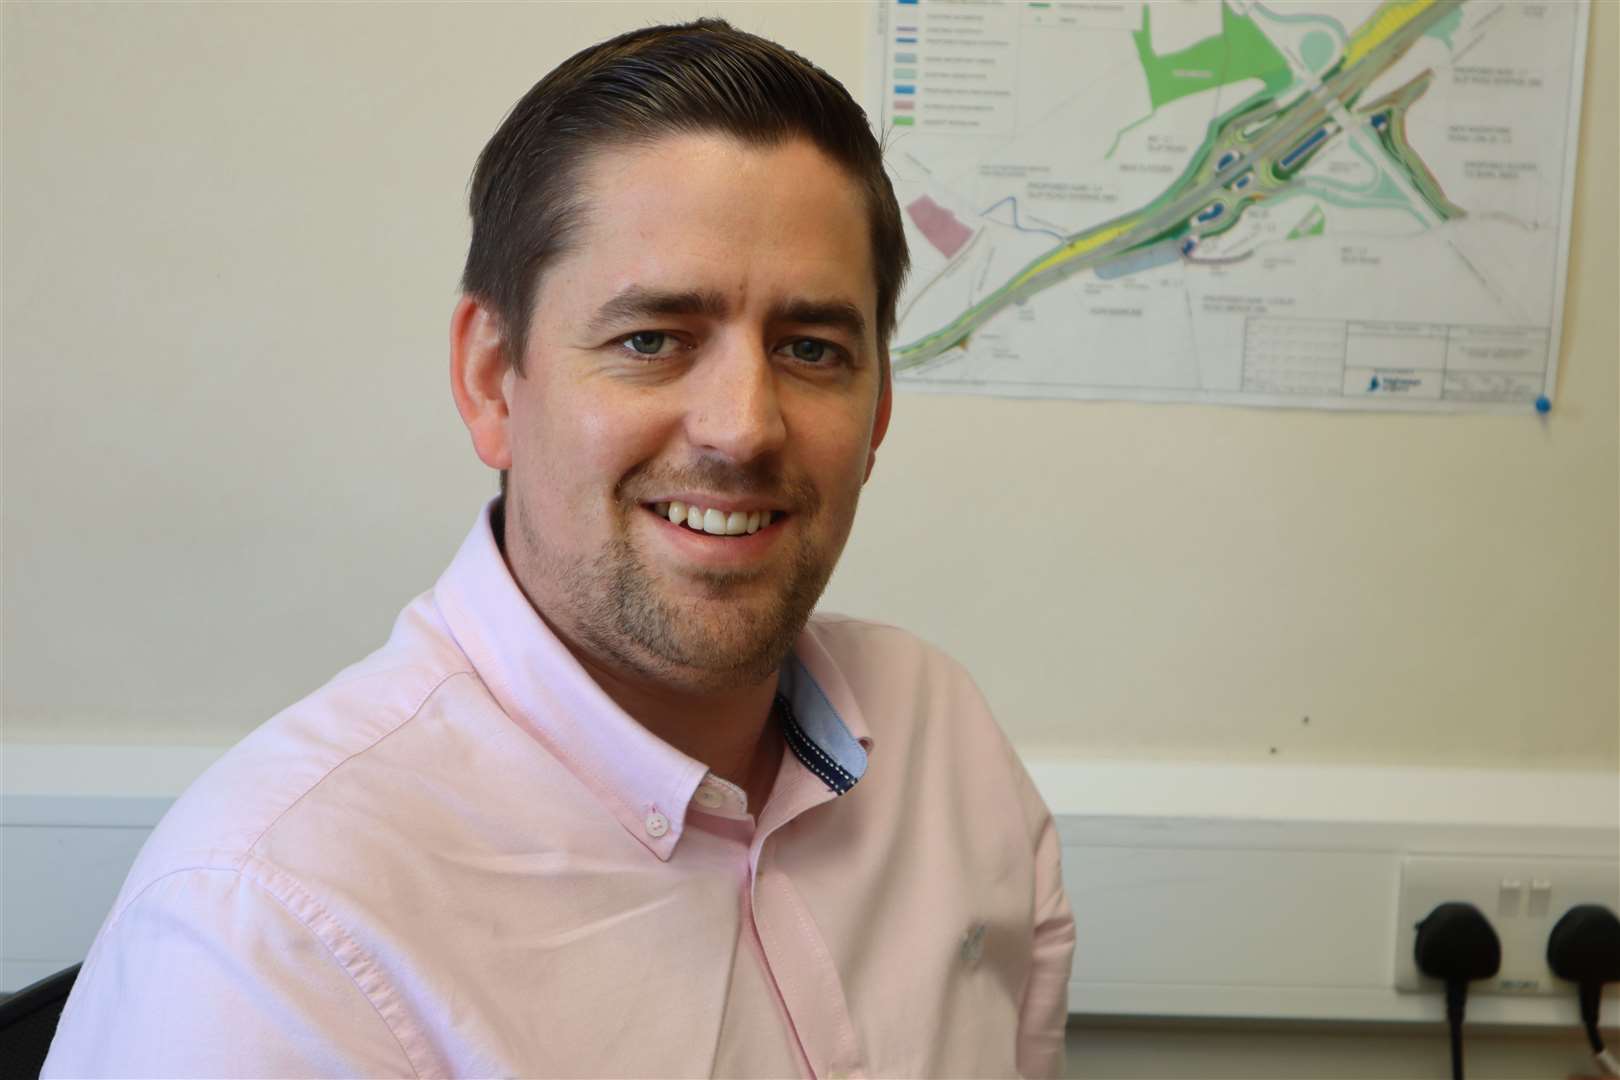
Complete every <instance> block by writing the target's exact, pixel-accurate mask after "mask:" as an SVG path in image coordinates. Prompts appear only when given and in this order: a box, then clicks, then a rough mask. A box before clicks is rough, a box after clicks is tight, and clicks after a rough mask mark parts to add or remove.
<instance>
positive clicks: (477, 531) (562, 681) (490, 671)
mask: <svg viewBox="0 0 1620 1080" xmlns="http://www.w3.org/2000/svg"><path fill="white" fill-rule="evenodd" d="M499 502H500V499H499V497H497V498H495V499H493V500H491V501H490V502H489V503H488V504H487V505H485V507H484V508H483V510H482V511H481V512H480V513H479V516H478V521H477V522H476V523H475V524H474V526H473V529H472V531H471V532H470V533H469V534H468V536H467V539H466V540H465V541H464V542H463V543H462V545H461V550H460V551H458V552H457V553H456V557H455V559H454V560H452V562H451V563H450V566H449V568H448V569H446V570H445V572H444V574H443V575H442V576H441V577H440V578H439V581H438V584H437V585H435V586H434V590H433V596H434V601H435V603H436V604H437V605H438V608H439V610H440V612H441V613H442V614H443V616H444V619H445V622H446V624H447V625H448V626H449V628H450V632H451V634H452V636H454V638H455V639H456V643H457V645H459V646H460V647H461V650H462V652H463V653H465V654H466V656H467V658H468V660H470V661H471V662H472V665H473V668H474V669H475V670H476V671H477V673H478V676H479V678H481V679H482V680H483V681H484V684H485V685H486V686H487V687H489V690H490V693H491V694H493V695H494V697H495V700H496V701H497V702H498V703H499V704H500V706H501V708H502V709H503V710H504V711H505V712H506V714H507V715H508V716H510V717H511V718H512V719H513V721H515V722H516V723H518V724H519V725H521V726H522V727H523V728H524V729H525V730H527V731H528V732H529V734H530V735H532V736H533V737H534V738H535V739H537V740H538V741H539V742H540V743H541V744H542V745H544V746H545V747H546V748H547V750H549V751H550V752H551V753H552V754H553V755H554V756H555V757H556V758H557V759H558V760H559V761H561V762H562V763H563V764H564V765H566V766H567V767H568V769H569V770H570V771H571V772H572V773H573V774H574V775H575V777H577V778H578V779H579V780H580V782H581V783H583V784H584V785H585V786H586V787H587V788H589V789H590V791H591V792H592V794H594V795H595V796H596V798H597V799H598V800H600V801H601V803H602V805H603V806H604V807H606V808H607V809H608V810H609V812H611V813H612V814H613V816H614V817H615V818H616V819H617V820H618V822H619V824H620V825H622V826H623V827H624V829H625V830H626V831H627V832H629V833H630V834H631V835H632V836H634V837H635V838H636V839H637V840H639V841H641V843H642V844H644V845H645V846H646V847H647V849H648V850H649V851H651V852H652V853H653V854H654V855H657V856H658V858H660V859H664V860H667V859H669V858H670V857H671V856H672V855H673V854H674V852H675V847H676V845H677V844H678V843H679V842H680V837H681V833H682V831H683V830H684V828H685V824H686V811H687V808H688V806H689V805H690V803H691V800H692V795H693V793H694V792H695V791H696V790H697V787H698V785H699V784H700V783H701V782H702V780H703V778H704V776H705V775H707V773H708V767H707V766H706V765H705V764H704V763H702V762H700V761H697V760H696V759H694V758H691V757H688V756H687V755H686V754H683V753H681V752H680V751H679V750H677V749H675V748H674V747H673V746H670V745H669V744H668V743H666V742H665V741H664V740H662V739H660V738H658V737H657V736H656V735H654V734H653V733H652V732H650V731H648V730H647V729H646V728H644V727H642V726H641V725H640V724H639V723H637V722H636V721H635V720H634V719H633V718H631V717H630V716H629V715H628V714H627V713H626V712H625V711H624V710H623V709H621V708H619V706H618V705H617V704H616V703H615V702H614V701H613V699H612V698H610V697H608V695H607V693H606V692H605V691H604V690H603V689H602V688H601V687H600V686H599V685H597V683H596V681H595V680H594V679H592V678H591V677H590V675H589V673H587V672H586V671H585V669H584V668H583V667H581V666H580V664H579V661H578V660H576V659H575V658H574V655H573V654H572V653H571V652H569V651H568V648H567V646H565V645H563V643H562V642H561V641H559V640H558V639H557V636H556V635H555V634H553V633H552V632H551V628H550V627H549V626H547V625H546V623H545V621H544V620H543V619H541V618H540V616H539V615H538V614H536V612H535V610H534V607H533V605H531V604H530V603H529V601H528V598H527V597H526V596H524V595H523V591H522V590H521V589H520V588H519V587H518V585H517V582H516V581H515V580H514V579H513V577H512V574H511V571H510V570H509V569H508V568H507V565H506V560H505V558H504V557H503V556H502V555H501V552H500V549H499V547H497V545H496V543H495V534H494V530H493V526H492V524H491V519H492V515H493V512H494V511H495V509H496V507H497V506H498V504H499ZM778 693H779V695H780V696H781V697H782V698H783V699H784V700H785V701H786V703H787V705H788V709H787V710H785V711H786V712H788V713H789V714H790V715H791V717H792V720H791V722H788V723H785V724H784V735H785V736H786V738H787V742H788V746H789V747H790V748H791V749H792V751H793V753H794V755H795V757H797V758H798V760H799V761H800V762H802V763H804V764H805V767H806V768H808V769H810V771H812V772H814V773H815V774H816V775H817V776H820V777H821V778H822V780H823V781H824V782H825V783H827V785H828V788H829V789H830V790H831V791H832V792H833V793H834V794H842V793H843V792H845V791H848V790H849V788H850V787H851V786H853V785H854V783H855V782H856V781H857V780H859V779H860V777H861V775H862V774H863V773H864V772H865V771H866V760H867V751H868V750H869V749H870V747H871V744H872V741H871V738H870V736H869V734H868V733H867V729H866V724H865V721H864V718H862V717H861V715H860V711H859V709H858V707H856V705H855V701H854V696H853V694H851V693H850V690H849V686H848V684H847V683H846V682H845V680H844V678H843V676H842V674H841V673H840V672H839V671H838V668H837V665H836V664H835V663H834V662H833V660H832V657H831V656H830V655H828V653H827V651H826V650H825V649H824V648H822V646H821V644H820V642H819V641H817V640H816V639H815V636H814V633H813V632H812V631H809V630H807V631H806V632H805V633H804V634H803V635H801V637H800V639H799V642H798V644H797V645H796V646H795V655H793V656H790V657H789V658H788V660H787V661H786V662H785V663H784V664H783V667H782V676H781V682H780V684H779V686H778ZM811 762H814V763H815V765H814V766H812V765H811ZM754 809H755V813H756V814H757V813H758V808H754Z"/></svg>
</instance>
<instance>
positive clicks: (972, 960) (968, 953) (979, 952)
mask: <svg viewBox="0 0 1620 1080" xmlns="http://www.w3.org/2000/svg"><path fill="white" fill-rule="evenodd" d="M984 931H985V925H984V923H982V922H981V923H974V924H973V925H972V926H970V927H968V931H967V933H965V934H963V935H962V963H963V964H964V965H965V966H967V967H973V966H974V965H975V964H977V963H978V962H979V957H981V956H983V955H984Z"/></svg>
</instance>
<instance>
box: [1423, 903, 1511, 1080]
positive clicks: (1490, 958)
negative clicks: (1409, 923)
mask: <svg viewBox="0 0 1620 1080" xmlns="http://www.w3.org/2000/svg"><path fill="white" fill-rule="evenodd" d="M1412 955H1413V959H1415V960H1416V961H1417V966H1418V970H1419V971H1421V972H1423V974H1425V975H1428V976H1431V977H1433V978H1436V979H1440V980H1443V981H1444V982H1445V984H1446V1023H1447V1025H1448V1026H1449V1027H1450V1028H1451V1078H1452V1080H1463V1063H1462V1062H1463V1053H1462V1025H1463V1012H1464V1010H1465V1009H1466V1007H1467V1004H1468V984H1469V983H1470V982H1472V981H1473V980H1475V979H1488V978H1490V977H1491V976H1492V975H1495V974H1496V973H1497V971H1498V970H1500V969H1501V967H1502V942H1501V941H1500V940H1499V939H1498V938H1497V936H1496V931H1495V930H1493V929H1491V924H1490V921H1489V920H1487V919H1486V918H1485V916H1484V915H1482V914H1480V910H1479V908H1477V907H1475V906H1474V905H1473V904H1465V903H1461V902H1459V901H1451V902H1448V903H1444V904H1441V905H1440V906H1439V907H1437V908H1435V909H1434V910H1433V911H1431V912H1429V914H1428V915H1426V916H1425V917H1424V918H1423V920H1422V921H1421V922H1419V923H1418V924H1417V942H1416V944H1414V945H1413V947H1412Z"/></svg>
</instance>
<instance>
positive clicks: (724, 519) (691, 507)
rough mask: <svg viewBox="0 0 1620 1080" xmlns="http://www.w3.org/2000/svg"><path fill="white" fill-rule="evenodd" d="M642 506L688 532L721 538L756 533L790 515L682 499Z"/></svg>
mask: <svg viewBox="0 0 1620 1080" xmlns="http://www.w3.org/2000/svg"><path fill="white" fill-rule="evenodd" d="M641 506H642V508H643V509H644V510H646V511H647V512H648V513H649V514H656V515H657V516H658V517H661V518H663V519H664V520H666V521H668V522H669V523H670V524H671V525H675V526H679V527H680V528H682V529H684V530H686V531H687V532H695V533H703V534H704V535H706V536H718V537H734V536H752V535H753V534H755V533H757V532H759V531H761V530H763V529H768V528H770V527H771V526H772V525H777V524H780V523H781V522H782V521H783V520H784V519H785V518H787V516H788V515H787V514H786V513H785V512H784V511H781V510H767V509H748V510H745V509H737V510H722V509H719V508H717V507H710V506H700V505H698V504H697V503H687V502H682V501H680V500H679V499H674V500H671V501H669V502H650V503H642V504H641Z"/></svg>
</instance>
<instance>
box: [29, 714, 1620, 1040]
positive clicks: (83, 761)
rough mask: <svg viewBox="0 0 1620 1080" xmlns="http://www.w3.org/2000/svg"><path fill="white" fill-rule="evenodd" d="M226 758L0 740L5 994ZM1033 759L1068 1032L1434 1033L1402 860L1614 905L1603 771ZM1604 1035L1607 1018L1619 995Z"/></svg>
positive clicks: (1488, 1012)
mask: <svg viewBox="0 0 1620 1080" xmlns="http://www.w3.org/2000/svg"><path fill="white" fill-rule="evenodd" d="M222 750H223V748H219V747H115V746H37V745H24V744H7V745H3V746H0V780H3V793H4V798H3V800H0V846H3V850H0V865H3V871H4V872H3V896H0V900H3V907H0V913H3V914H0V920H3V923H0V941H3V956H0V990H5V991H11V990H15V989H17V988H18V987H20V986H23V985H26V984H27V983H28V982H31V981H33V980H34V979H36V978H40V977H42V976H44V975H47V974H49V973H51V972H53V971H56V970H59V969H61V968H63V967H66V966H68V965H69V964H72V963H75V962H77V961H78V960H80V959H82V958H83V955H84V952H85V950H86V948H87V947H88V945H89V943H90V940H91V939H92V938H93V937H94V935H95V932H96V929H97V927H99V926H100V924H101V920H102V919H103V917H104V916H105V914H106V911H107V908H108V906H109V905H110V904H111V902H112V899H113V896H114V894H115V893H116V892H117V890H118V887H119V885H120V884H121V882H122V880H123V876H124V874H125V872H126V871H127V870H128V867H129V864H130V862H131V861H132V860H133V858H134V856H135V853H136V852H137V851H138V850H139V848H140V845H141V843H143V842H144V840H145V839H146V836H147V834H148V833H149V832H150V831H151V828H152V826H153V825H155V824H156V823H157V820H158V819H159V818H160V817H161V816H162V814H163V812H164V811H165V810H166V809H167V808H168V806H169V804H170V803H171V802H172V801H173V799H174V797H175V796H176V795H177V794H178V793H179V792H180V791H181V790H183V789H184V787H185V786H186V784H188V783H190V781H191V779H192V778H193V777H195V776H196V775H197V774H198V773H200V772H201V771H202V770H203V769H204V768H206V767H207V765H208V764H209V763H210V762H211V761H212V760H213V759H214V758H215V757H217V756H218V755H219V754H220V753H221V752H222ZM1028 763H1029V768H1030V773H1031V775H1032V776H1033V777H1034V778H1035V782H1036V784H1037V786H1038V787H1039V788H1040V789H1041V792H1042V794H1043V795H1044V796H1045V797H1046V800H1047V803H1048V804H1049V805H1050V806H1051V807H1052V810H1053V813H1054V814H1055V815H1056V817H1057V820H1058V831H1059V835H1060V836H1061V838H1062V841H1063V849H1064V879H1065V882H1066V884H1067V886H1068V890H1069V896H1070V899H1071V903H1072V904H1073V907H1074V912H1075V918H1076V925H1077V931H1078V937H1079V940H1078V945H1077V948H1076V954H1075V967H1074V975H1073V979H1072V981H1071V982H1070V984H1069V1003H1070V1011H1071V1012H1072V1013H1074V1014H1076V1015H1079V1016H1082V1017H1095V1018H1108V1017H1117V1018H1123V1017H1165V1018H1205V1019H1231V1020H1311V1021H1349V1022H1358V1021H1363V1022H1364V1021H1374V1022H1382V1023H1388V1022H1410V1023H1425V1024H1426V1023H1443V1021H1444V1006H1443V1002H1442V1001H1441V998H1440V995H1439V994H1438V993H1403V992H1400V991H1397V990H1396V989H1395V976H1394V966H1395V964H1394V961H1395V955H1396V949H1397V945H1398V942H1400V940H1401V938H1400V933H1401V929H1402V928H1401V927H1399V926H1398V925H1397V919H1396V908H1397V902H1398V898H1399V892H1400V880H1401V863H1402V860H1403V859H1404V858H1405V857H1407V856H1409V855H1458V856H1462V855H1476V856H1486V857H1496V856H1501V857H1527V858H1528V857H1533V858H1536V859H1543V860H1544V859H1554V858H1555V859H1567V860H1577V861H1580V862H1581V863H1583V864H1587V865H1593V866H1600V867H1603V868H1604V869H1605V873H1607V874H1608V877H1609V878H1610V879H1613V880H1615V881H1616V889H1617V891H1620V774H1616V773H1606V772H1594V773H1571V772H1567V771H1566V772H1532V771H1509V770H1499V771H1493V770H1450V769H1416V768H1375V767H1352V766H1275V767H1273V766H1248V765H1228V764H1221V763H1207V764H1205V763H1197V764H1194V763H1147V762H1115V761H1062V760H1053V759H1041V758H1030V759H1028ZM1611 868H1612V870H1611ZM1617 902H1620V901H1617ZM1468 1019H1469V1022H1470V1023H1471V1024H1479V1025H1491V1026H1501V1027H1508V1028H1526V1027H1538V1028H1546V1027H1560V1028H1562V1027H1570V1028H1573V1027H1574V1025H1576V1024H1577V1022H1578V1021H1577V1014H1576V1006H1575V998H1574V994H1573V992H1572V991H1571V992H1569V993H1555V994H1550V995H1541V996H1520V995H1510V994H1490V993H1476V994H1473V995H1471V996H1470V998H1469V1002H1468ZM1602 1020H1603V1024H1604V1026H1605V1027H1611V1026H1616V1025H1620V991H1617V990H1616V989H1613V988H1611V990H1610V992H1609V993H1608V994H1606V995H1605V1000H1604V1003H1603V1014H1602Z"/></svg>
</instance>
